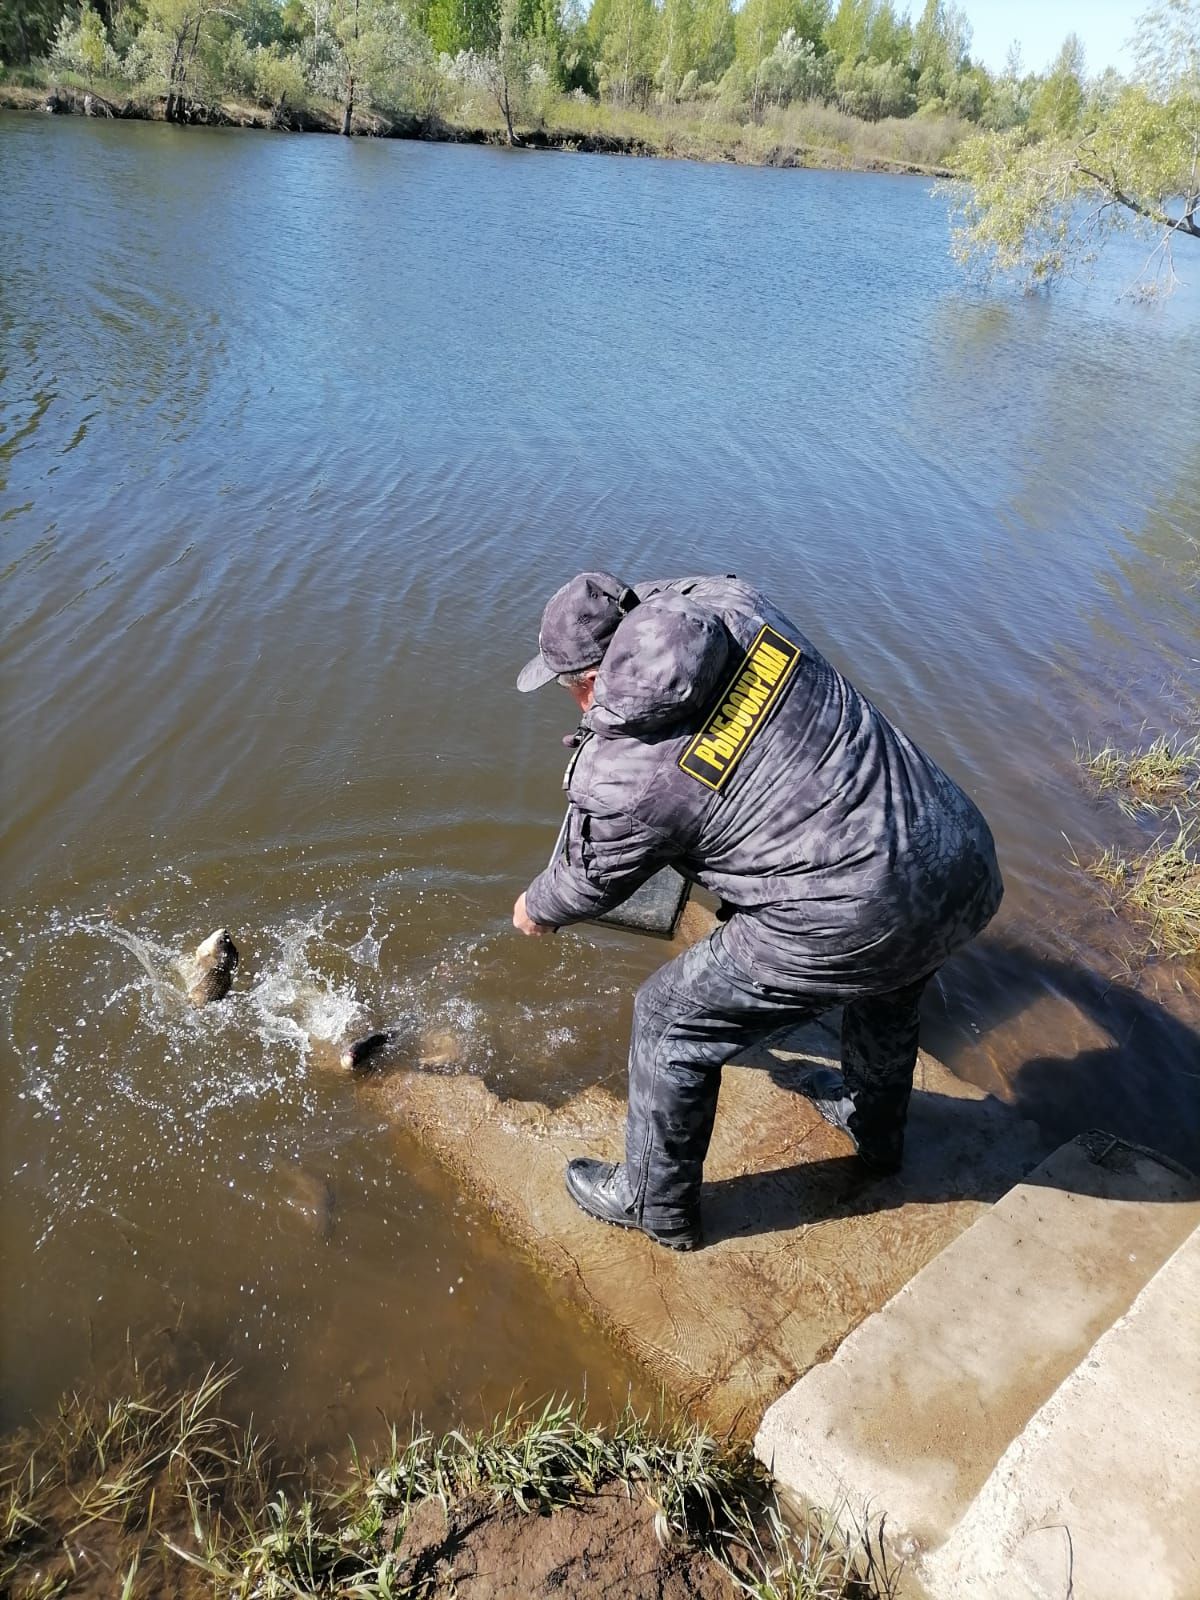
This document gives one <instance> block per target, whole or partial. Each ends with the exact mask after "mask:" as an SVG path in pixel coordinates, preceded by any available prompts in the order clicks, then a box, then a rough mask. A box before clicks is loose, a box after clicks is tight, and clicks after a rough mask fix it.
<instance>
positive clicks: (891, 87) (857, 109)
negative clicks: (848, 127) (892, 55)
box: [836, 61, 913, 122]
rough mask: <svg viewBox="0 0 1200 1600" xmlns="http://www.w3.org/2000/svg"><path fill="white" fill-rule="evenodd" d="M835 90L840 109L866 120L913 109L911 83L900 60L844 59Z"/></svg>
mask: <svg viewBox="0 0 1200 1600" xmlns="http://www.w3.org/2000/svg"><path fill="white" fill-rule="evenodd" d="M836 89H837V97H838V105H839V107H840V108H841V110H843V111H845V112H848V113H849V115H850V116H852V117H862V118H863V120H864V121H866V122H878V121H879V120H880V118H881V117H903V116H907V115H908V114H909V113H910V112H911V111H912V109H913V93H912V83H911V81H910V79H909V75H908V73H907V72H906V71H905V69H904V68H903V67H902V66H901V65H900V63H899V62H898V61H856V62H854V63H853V64H851V63H850V62H843V63H842V65H841V66H840V67H839V68H838V72H837V79H836Z"/></svg>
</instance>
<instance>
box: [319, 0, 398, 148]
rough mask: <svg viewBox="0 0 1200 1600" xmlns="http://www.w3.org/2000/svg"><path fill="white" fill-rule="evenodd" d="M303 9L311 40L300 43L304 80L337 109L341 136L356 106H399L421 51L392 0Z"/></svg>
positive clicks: (333, 0) (351, 0)
mask: <svg viewBox="0 0 1200 1600" xmlns="http://www.w3.org/2000/svg"><path fill="white" fill-rule="evenodd" d="M306 4H307V5H308V8H309V12H310V15H311V17H312V36H311V38H310V39H308V40H307V41H306V44H305V60H306V63H307V69H308V79H309V82H310V83H311V84H312V86H313V88H314V89H315V91H316V92H317V93H318V94H323V95H326V96H328V97H329V98H330V99H332V100H337V102H338V103H339V104H340V105H341V107H342V128H341V131H342V133H343V134H347V135H348V134H349V133H350V132H351V130H352V128H353V124H354V113H355V110H356V109H357V108H358V107H359V106H362V105H366V106H382V107H386V108H389V109H390V108H393V107H395V106H397V105H399V104H401V103H402V101H403V98H404V85H405V80H406V78H407V77H408V75H409V73H410V72H411V71H412V68H413V64H414V60H419V57H420V54H421V47H420V45H419V43H418V41H417V40H416V38H415V37H414V34H413V30H412V29H410V28H409V26H408V22H407V19H406V17H405V15H404V12H403V11H402V10H401V9H400V7H399V5H398V4H397V3H396V0H306ZM425 48H426V49H427V48H428V46H426V47H425Z"/></svg>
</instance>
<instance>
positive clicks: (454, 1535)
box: [399, 1485, 737, 1600]
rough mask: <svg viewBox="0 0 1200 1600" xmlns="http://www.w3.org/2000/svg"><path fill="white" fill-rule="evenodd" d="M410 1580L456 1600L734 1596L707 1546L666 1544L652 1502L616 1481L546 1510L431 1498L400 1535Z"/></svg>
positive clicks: (726, 1599)
mask: <svg viewBox="0 0 1200 1600" xmlns="http://www.w3.org/2000/svg"><path fill="white" fill-rule="evenodd" d="M399 1552H400V1555H401V1557H402V1558H403V1563H404V1564H403V1567H402V1569H401V1572H402V1578H403V1581H404V1582H407V1583H409V1584H412V1585H414V1587H416V1586H417V1585H418V1584H423V1585H425V1587H422V1588H419V1589H418V1593H420V1594H421V1595H422V1596H426V1595H427V1596H430V1597H431V1600H432V1597H436V1596H442V1595H445V1596H450V1595H453V1596H454V1597H455V1600H567V1597H570V1600H601V1597H602V1596H603V1597H605V1600H618V1597H619V1600H732V1597H733V1596H734V1595H736V1593H737V1590H736V1589H735V1587H734V1585H733V1583H732V1581H731V1580H730V1578H729V1576H728V1574H727V1573H726V1572H725V1571H724V1569H723V1568H722V1567H720V1566H719V1565H718V1564H717V1562H715V1561H714V1560H713V1559H712V1558H711V1557H710V1556H708V1555H706V1554H705V1553H704V1552H703V1551H700V1550H694V1549H686V1548H678V1547H671V1548H668V1549H666V1550H664V1549H663V1548H662V1547H661V1546H660V1544H659V1542H658V1540H657V1539H656V1537H655V1534H654V1511H653V1507H652V1506H651V1505H650V1504H649V1503H648V1502H647V1500H646V1499H645V1498H644V1497H642V1496H637V1497H634V1498H630V1496H629V1495H627V1494H626V1492H625V1490H624V1489H623V1488H621V1487H620V1486H618V1485H613V1486H611V1487H609V1488H606V1489H602V1490H601V1491H600V1492H599V1493H598V1494H596V1495H594V1496H591V1497H589V1498H588V1499H586V1500H583V1501H581V1502H579V1503H578V1504H576V1505H569V1506H562V1507H559V1508H558V1509H556V1510H554V1511H553V1512H549V1513H546V1514H545V1515H538V1514H537V1513H536V1512H533V1513H524V1512H522V1511H520V1510H519V1508H517V1507H516V1506H513V1505H511V1504H510V1505H505V1506H503V1507H499V1508H498V1507H497V1506H496V1504H495V1502H494V1500H492V1499H491V1498H490V1497H488V1496H470V1497H468V1498H466V1499H464V1500H462V1501H459V1502H457V1503H455V1504H453V1505H451V1507H450V1509H449V1512H447V1511H446V1509H445V1508H444V1507H443V1505H442V1503H441V1502H440V1501H438V1500H427V1501H424V1502H423V1503H422V1504H421V1505H420V1506H418V1507H417V1509H416V1511H415V1512H414V1513H413V1515H412V1518H411V1520H410V1521H409V1524H408V1527H407V1528H406V1529H405V1532H404V1534H403V1537H402V1539H401V1541H400V1545H399Z"/></svg>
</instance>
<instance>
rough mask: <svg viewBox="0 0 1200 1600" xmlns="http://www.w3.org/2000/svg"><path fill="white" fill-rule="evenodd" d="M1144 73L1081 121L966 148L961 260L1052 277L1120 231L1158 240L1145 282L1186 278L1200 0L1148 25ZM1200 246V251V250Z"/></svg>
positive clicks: (1197, 161) (1141, 59) (989, 138)
mask: <svg viewBox="0 0 1200 1600" xmlns="http://www.w3.org/2000/svg"><path fill="white" fill-rule="evenodd" d="M1136 45H1137V49H1136V56H1137V73H1136V77H1135V80H1134V81H1133V82H1132V83H1130V84H1129V85H1128V86H1127V87H1126V88H1125V89H1124V90H1123V91H1122V92H1121V93H1120V94H1118V95H1117V96H1116V98H1115V99H1114V100H1113V101H1112V102H1111V104H1108V105H1105V104H1103V103H1100V102H1097V104H1096V105H1095V107H1094V108H1092V110H1091V114H1090V116H1088V117H1085V119H1084V120H1083V121H1082V122H1081V124H1080V125H1079V126H1078V127H1069V126H1060V125H1058V124H1057V123H1056V121H1055V119H1054V118H1050V119H1049V126H1048V128H1047V131H1046V132H1045V133H1044V134H1043V136H1042V137H1040V138H1039V137H1037V136H1036V134H1035V133H1034V132H1031V131H1027V130H1025V129H1021V128H1012V129H1010V130H1009V131H1007V132H1005V133H998V134H983V135H980V136H979V137H977V138H975V139H973V140H970V141H968V143H967V144H966V145H965V146H964V147H963V149H962V151H961V152H960V155H959V166H960V168H961V169H962V171H963V172H964V174H965V179H966V181H965V184H964V185H963V186H961V188H958V189H957V190H956V191H955V193H956V199H957V218H956V224H957V225H956V229H955V235H954V250H955V254H956V256H958V257H959V259H961V260H963V261H965V262H977V263H981V264H982V265H984V266H985V267H987V268H989V269H991V270H998V271H1006V272H1013V273H1015V274H1017V275H1018V276H1020V277H1022V278H1023V279H1025V280H1026V281H1027V282H1029V283H1032V284H1041V283H1048V282H1050V281H1052V280H1053V279H1054V278H1056V277H1057V276H1058V275H1059V274H1061V273H1063V272H1065V271H1067V270H1068V269H1070V268H1071V267H1073V266H1075V265H1077V264H1079V263H1081V262H1085V261H1087V260H1088V259H1090V258H1091V257H1092V256H1093V255H1094V254H1095V252H1096V250H1098V249H1099V248H1100V246H1101V245H1102V244H1103V243H1104V241H1105V239H1106V238H1107V237H1108V235H1109V234H1111V233H1112V232H1113V231H1115V230H1117V229H1134V230H1137V231H1139V232H1141V233H1143V234H1144V235H1146V236H1147V237H1148V239H1149V241H1151V243H1152V249H1151V251H1150V255H1149V258H1148V260H1147V262H1146V265H1145V267H1144V268H1143V271H1142V274H1141V275H1140V277H1139V280H1138V282H1139V284H1140V285H1141V287H1142V288H1143V289H1146V290H1153V289H1156V288H1164V289H1168V288H1170V287H1171V286H1172V285H1173V284H1174V281H1175V275H1174V265H1173V260H1172V252H1173V246H1174V244H1175V242H1176V240H1178V239H1187V240H1190V241H1193V242H1197V241H1200V0H1165V3H1162V4H1159V5H1157V6H1155V7H1154V8H1153V9H1151V10H1150V11H1148V12H1146V13H1145V14H1144V15H1143V16H1142V17H1141V18H1140V19H1139V21H1138V25H1137V35H1136ZM1198 247H1200V246H1198Z"/></svg>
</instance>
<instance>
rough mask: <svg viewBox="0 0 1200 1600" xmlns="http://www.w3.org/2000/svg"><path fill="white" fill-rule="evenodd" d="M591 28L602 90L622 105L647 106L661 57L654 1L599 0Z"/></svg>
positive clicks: (594, 6)
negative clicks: (658, 52) (658, 50)
mask: <svg viewBox="0 0 1200 1600" xmlns="http://www.w3.org/2000/svg"><path fill="white" fill-rule="evenodd" d="M588 27H589V30H590V31H591V32H592V34H593V37H594V38H595V40H596V43H597V53H598V56H599V60H600V87H601V89H602V90H603V92H604V93H605V94H607V95H608V96H609V97H610V98H611V99H613V100H615V101H616V102H617V103H618V104H619V105H632V104H634V103H638V104H641V105H644V104H645V103H646V100H647V99H648V98H649V94H650V86H651V84H652V82H653V80H654V67H655V64H656V61H657V59H658V56H657V46H658V27H659V16H658V12H657V10H656V9H655V6H654V0H596V3H595V4H594V5H593V7H592V11H591V15H590V17H589V18H588Z"/></svg>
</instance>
